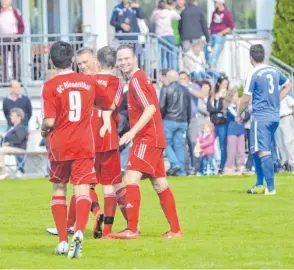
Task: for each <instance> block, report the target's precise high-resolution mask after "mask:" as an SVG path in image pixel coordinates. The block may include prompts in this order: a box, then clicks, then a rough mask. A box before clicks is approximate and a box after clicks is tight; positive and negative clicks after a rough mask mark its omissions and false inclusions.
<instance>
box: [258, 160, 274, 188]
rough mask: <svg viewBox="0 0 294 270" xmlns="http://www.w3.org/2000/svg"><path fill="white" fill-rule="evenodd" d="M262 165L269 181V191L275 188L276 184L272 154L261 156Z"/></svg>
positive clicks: (265, 176) (267, 181)
mask: <svg viewBox="0 0 294 270" xmlns="http://www.w3.org/2000/svg"><path fill="white" fill-rule="evenodd" d="M260 160H261V167H262V171H263V175H264V178H265V180H266V183H267V188H268V191H269V192H271V191H273V190H274V189H275V184H274V173H275V172H274V162H273V158H272V155H267V156H263V157H261V158H260Z"/></svg>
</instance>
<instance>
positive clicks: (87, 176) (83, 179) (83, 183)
mask: <svg viewBox="0 0 294 270" xmlns="http://www.w3.org/2000/svg"><path fill="white" fill-rule="evenodd" d="M70 182H71V184H73V185H74V186H75V196H76V227H75V234H74V235H73V238H72V242H71V246H70V250H69V252H68V258H70V259H72V258H78V257H80V256H81V254H82V245H83V240H84V231H85V228H86V226H87V223H88V219H89V214H90V210H91V204H92V201H91V198H90V185H91V184H96V183H97V179H96V172H95V170H94V159H79V160H74V161H73V162H72V166H71V178H70Z"/></svg>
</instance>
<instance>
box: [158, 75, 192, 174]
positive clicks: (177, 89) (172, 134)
mask: <svg viewBox="0 0 294 270" xmlns="http://www.w3.org/2000/svg"><path fill="white" fill-rule="evenodd" d="M167 79H168V82H169V84H168V86H167V88H166V89H164V91H163V92H162V93H161V95H160V111H161V115H162V118H163V120H164V121H163V124H164V133H165V136H166V141H167V148H166V155H167V158H168V160H169V162H170V164H171V168H170V169H169V170H168V172H167V173H168V175H178V176H185V175H186V174H187V173H186V170H185V150H184V149H185V137H186V132H187V128H188V125H189V123H190V118H191V101H190V94H189V91H188V89H187V88H185V87H184V86H182V85H181V84H179V82H178V80H179V75H178V73H177V72H176V71H174V70H171V71H169V72H168V73H167Z"/></svg>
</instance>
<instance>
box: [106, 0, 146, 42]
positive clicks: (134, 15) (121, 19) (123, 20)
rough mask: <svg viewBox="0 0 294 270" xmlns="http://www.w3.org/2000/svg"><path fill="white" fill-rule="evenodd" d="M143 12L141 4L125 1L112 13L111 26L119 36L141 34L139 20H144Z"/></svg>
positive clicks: (133, 37)
mask: <svg viewBox="0 0 294 270" xmlns="http://www.w3.org/2000/svg"><path fill="white" fill-rule="evenodd" d="M143 18H144V15H143V11H142V9H141V8H140V6H139V4H137V3H131V1H129V0H123V1H122V2H121V3H120V4H118V5H117V6H116V7H115V8H114V9H113V12H112V16H111V21H110V24H111V25H112V26H113V27H114V28H115V32H116V33H117V34H128V33H139V32H140V30H139V26H138V23H137V19H143ZM137 37H138V35H134V36H132V37H130V36H125V37H121V36H119V35H118V36H117V38H118V39H126V40H128V39H137Z"/></svg>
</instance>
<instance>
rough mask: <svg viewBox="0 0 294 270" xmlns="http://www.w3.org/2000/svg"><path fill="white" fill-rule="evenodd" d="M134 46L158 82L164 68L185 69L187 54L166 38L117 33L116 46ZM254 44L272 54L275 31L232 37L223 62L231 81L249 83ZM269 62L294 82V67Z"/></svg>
mask: <svg viewBox="0 0 294 270" xmlns="http://www.w3.org/2000/svg"><path fill="white" fill-rule="evenodd" d="M126 43H127V44H130V43H131V44H133V45H134V47H135V50H136V54H137V56H138V61H139V66H140V68H143V69H144V70H145V72H146V73H147V75H148V76H149V77H150V78H151V79H152V80H153V81H156V80H158V78H159V71H160V69H162V68H167V67H168V68H170V69H171V68H172V69H178V68H179V69H182V68H183V63H182V57H183V55H184V53H183V52H182V50H181V48H180V47H177V46H174V45H171V44H170V43H169V42H168V41H166V40H165V39H163V38H161V37H158V36H156V35H155V34H153V33H150V34H148V35H147V36H142V35H140V34H137V35H135V34H134V33H131V34H116V39H115V40H114V42H113V44H112V45H113V46H119V45H121V44H126ZM254 43H263V44H264V45H265V46H266V47H267V49H268V50H269V51H270V45H271V43H272V31H271V30H259V29H246V30H236V31H234V32H233V33H232V34H231V35H228V37H227V41H226V43H225V49H224V51H226V52H223V54H225V56H223V57H221V58H223V59H222V61H223V63H220V64H221V65H220V66H221V68H220V71H221V72H225V73H226V74H227V75H228V76H229V77H230V78H231V79H233V80H235V81H239V82H242V81H244V80H245V78H246V76H247V73H248V68H249V65H250V62H249V48H250V46H251V45H252V44H254ZM267 62H268V63H270V64H272V65H274V66H278V67H279V68H280V69H281V70H282V71H283V72H284V73H285V74H286V75H287V76H288V77H289V78H290V79H291V80H292V82H293V81H294V68H293V67H291V66H289V65H287V64H285V63H284V62H282V61H281V60H279V59H277V58H276V57H274V56H272V55H271V54H269V53H268V54H267Z"/></svg>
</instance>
